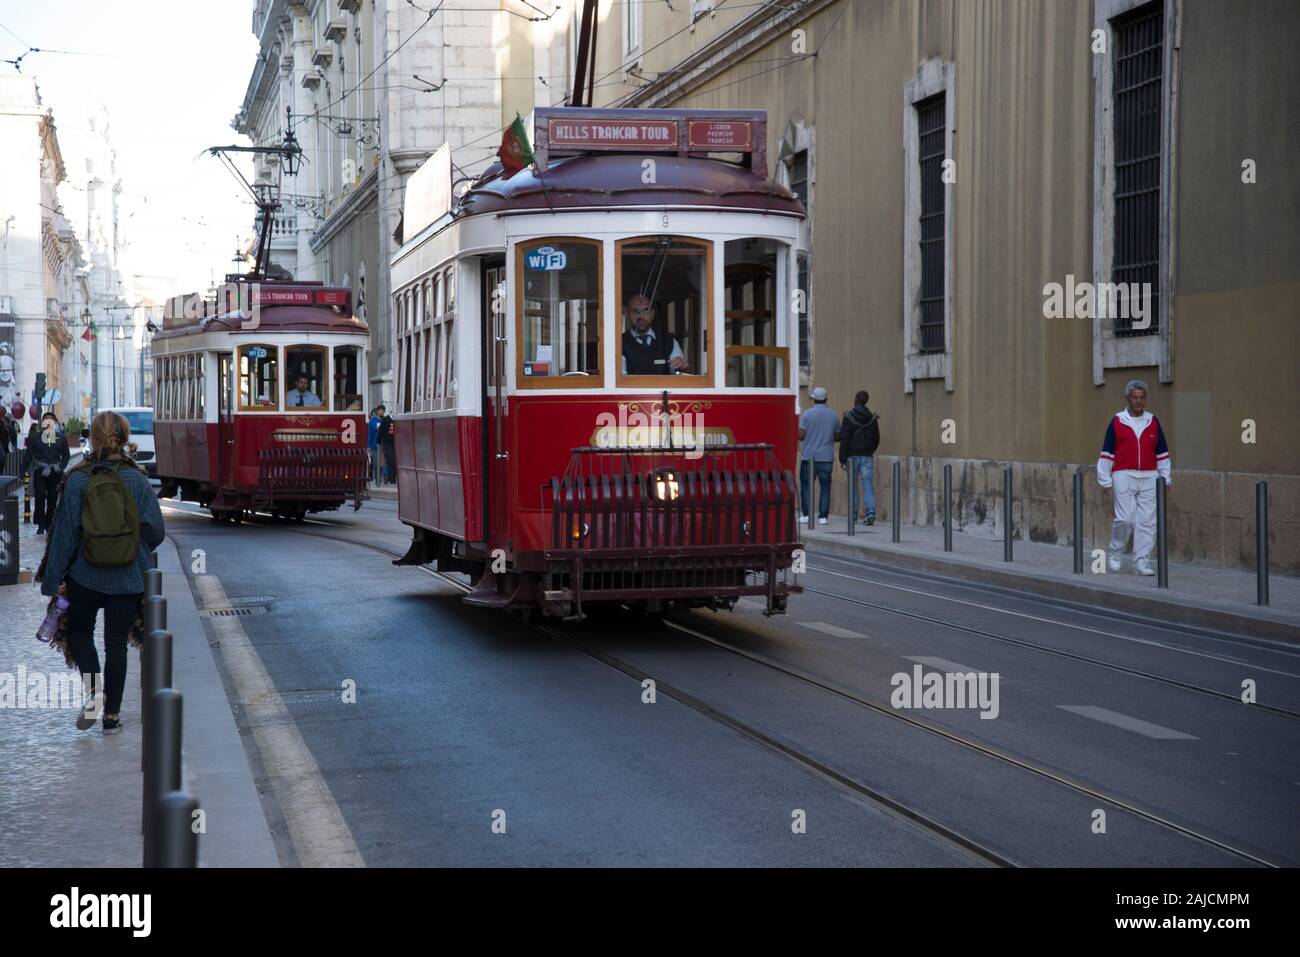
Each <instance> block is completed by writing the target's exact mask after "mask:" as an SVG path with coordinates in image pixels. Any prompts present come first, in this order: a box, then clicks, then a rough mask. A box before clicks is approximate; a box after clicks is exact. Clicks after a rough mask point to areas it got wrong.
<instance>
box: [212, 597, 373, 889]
mask: <svg viewBox="0 0 1300 957" xmlns="http://www.w3.org/2000/svg"><path fill="white" fill-rule="evenodd" d="M194 584H195V585H196V586H197V588H198V591H199V594H200V595H201V596H202V598H203V601H204V604H206V605H207V606H208V607H214V606H216V607H226V606H228V605H229V600H228V599H227V598H226V590H225V589H224V588H222V587H221V581H220V580H219V579H218V578H217V576H215V575H195V576H194ZM208 625H209V627H211V628H212V630H213V631H214V632H215V633H216V635H217V637H218V639H220V640H219V642H218V644H219V646H220V648H221V656H222V658H224V659H225V662H226V669H227V670H228V671H229V672H230V679H231V682H232V683H233V684H234V690H235V693H236V695H237V696H238V699H239V702H240V703H241V704H242V705H243V706H244V713H245V715H246V717H247V719H248V724H249V727H250V728H251V729H252V732H253V740H254V741H255V742H256V743H257V748H258V750H259V751H260V752H261V754H262V765H263V767H265V769H266V773H267V774H268V775H269V776H270V778H271V787H272V789H273V790H274V791H275V797H276V800H277V801H278V802H279V805H280V810H281V811H282V812H283V814H284V818H285V822H286V823H287V824H288V826H289V838H290V840H292V841H293V848H294V850H295V851H296V852H297V854H298V859H299V860H300V861H301V862H302V865H303V866H304V867H365V866H366V864H365V861H364V860H363V859H362V857H361V851H360V850H358V849H357V845H356V841H354V840H353V838H352V832H351V831H350V830H349V829H348V825H347V822H346V821H345V820H344V819H343V812H342V811H340V810H339V806H338V804H336V803H335V801H334V795H332V794H331V793H330V789H329V787H328V785H326V784H325V779H324V778H323V777H322V776H321V772H320V768H319V767H318V766H317V764H316V759H315V758H313V757H312V754H311V751H310V750H309V749H308V747H307V743H306V742H305V741H303V739H302V734H301V733H300V732H299V731H298V725H297V724H296V723H295V722H294V720H293V716H292V715H291V714H289V709H288V708H286V707H285V705H284V701H283V700H282V699H281V698H280V695H279V693H278V692H277V691H276V690H275V682H273V681H272V680H271V676H270V675H269V674H268V673H267V671H266V666H265V665H263V664H262V658H261V656H260V655H259V654H258V653H257V649H256V648H254V647H253V643H252V642H251V641H250V640H249V638H248V634H247V633H246V632H245V631H244V628H243V625H241V624H240V623H239V619H238V618H233V617H232V618H210V619H208Z"/></svg>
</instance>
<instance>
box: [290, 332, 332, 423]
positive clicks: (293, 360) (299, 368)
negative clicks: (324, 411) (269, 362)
mask: <svg viewBox="0 0 1300 957" xmlns="http://www.w3.org/2000/svg"><path fill="white" fill-rule="evenodd" d="M326 362H327V360H326V351H325V349H324V347H322V346H287V347H286V348H285V350H284V364H285V369H286V372H287V375H286V376H285V381H287V382H288V383H289V391H288V393H287V394H286V395H285V397H284V405H285V408H286V409H320V408H323V407H324V406H325V400H324V399H322V398H321V396H322V395H323V394H324V393H325V385H326V381H327V380H326V377H325V367H326Z"/></svg>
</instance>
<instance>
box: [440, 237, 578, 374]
mask: <svg viewBox="0 0 1300 957" xmlns="http://www.w3.org/2000/svg"><path fill="white" fill-rule="evenodd" d="M600 251H601V247H600V243H598V242H593V241H590V240H581V239H545V240H539V241H536V242H531V243H523V244H520V247H519V258H518V263H517V278H516V281H517V282H518V285H519V288H520V292H521V297H520V298H521V302H520V311H521V314H520V316H519V324H520V327H521V331H520V333H519V336H518V341H519V343H520V345H521V347H522V348H521V349H520V353H519V356H520V364H521V369H520V373H521V376H522V377H523V378H524V379H528V378H532V377H538V376H575V377H577V376H598V375H600V272H601V266H600V259H601V256H600ZM453 372H454V370H453ZM566 384H567V383H566ZM575 384H576V383H575Z"/></svg>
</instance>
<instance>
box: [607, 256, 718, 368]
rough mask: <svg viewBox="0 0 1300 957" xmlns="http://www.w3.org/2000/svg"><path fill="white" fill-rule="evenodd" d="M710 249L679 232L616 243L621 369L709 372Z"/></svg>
mask: <svg viewBox="0 0 1300 957" xmlns="http://www.w3.org/2000/svg"><path fill="white" fill-rule="evenodd" d="M711 250H712V246H711V244H710V243H707V242H704V241H702V240H696V239H687V238H685V237H682V236H655V237H646V238H644V239H626V240H623V241H622V242H620V243H619V244H618V256H617V260H618V275H619V298H620V299H621V300H622V302H620V303H619V307H620V309H621V311H622V316H621V320H620V332H621V339H620V352H621V357H620V359H619V363H620V369H619V371H620V372H621V373H623V374H624V375H674V374H675V375H695V376H703V375H706V374H707V373H708V371H709V336H708V327H709V281H710V268H709V262H710V252H711Z"/></svg>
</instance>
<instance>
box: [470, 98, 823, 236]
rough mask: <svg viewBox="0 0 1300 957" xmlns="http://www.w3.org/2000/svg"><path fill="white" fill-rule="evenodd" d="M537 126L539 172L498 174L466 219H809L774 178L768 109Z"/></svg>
mask: <svg viewBox="0 0 1300 957" xmlns="http://www.w3.org/2000/svg"><path fill="white" fill-rule="evenodd" d="M533 127H534V134H535V136H536V140H537V142H536V144H535V149H534V157H535V163H534V165H533V166H530V167H526V168H524V169H522V170H519V171H517V172H515V173H514V174H507V173H506V171H505V169H504V168H503V167H502V166H501V164H500V163H494V164H492V165H491V166H489V167H488V168H487V170H485V171H484V173H483V175H482V176H480V177H479V179H478V180H477V181H476V182H475V183H474V185H473V186H471V187H470V189H469V190H467V191H466V192H465V194H464V196H463V197H462V198H461V201H460V204H459V206H458V208H457V210H456V215H457V216H458V217H459V216H467V215H475V214H478V213H505V212H511V211H522V210H540V209H574V208H590V207H593V206H594V207H615V206H617V207H637V206H655V207H664V206H688V207H689V206H708V207H715V208H716V207H719V206H721V207H730V208H734V209H736V210H738V211H743V212H769V213H782V214H787V215H794V216H803V215H804V208H803V206H802V205H800V203H799V201H798V200H797V199H796V198H795V196H794V195H793V194H792V193H791V192H790V191H789V190H788V189H786V188H785V187H783V186H779V185H777V184H776V183H774V182H772V181H771V180H770V179H768V177H767V113H766V112H765V111H763V110H681V109H610V108H605V109H592V108H584V107H539V108H538V109H537V110H535V111H534V115H533ZM720 156H728V157H739V161H738V162H737V161H733V160H732V159H721V158H719V157H720ZM647 160H652V161H653V164H654V166H653V171H654V173H653V176H652V177H647V175H646V173H647V169H648V167H647ZM647 179H651V182H646V180H647Z"/></svg>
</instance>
